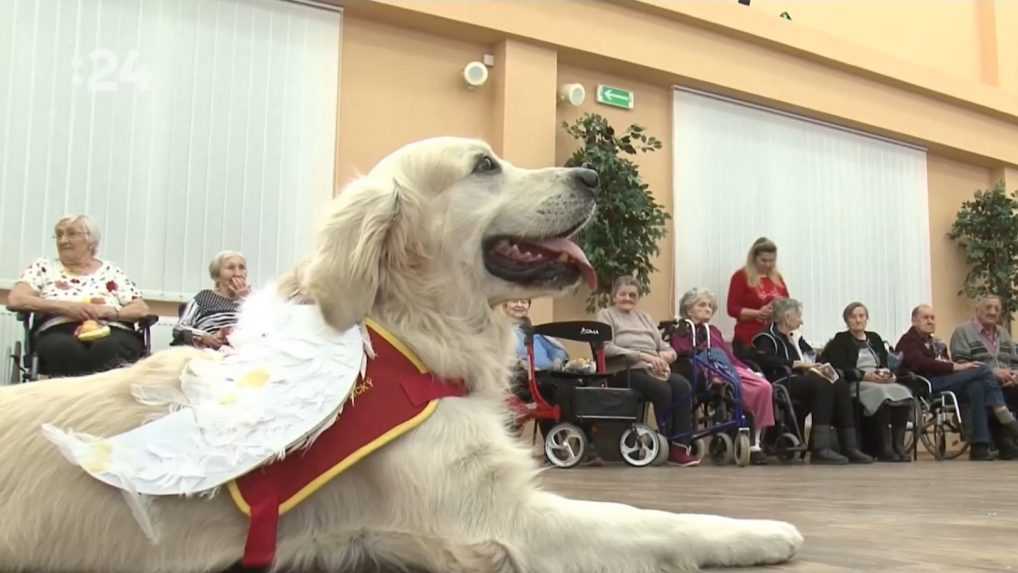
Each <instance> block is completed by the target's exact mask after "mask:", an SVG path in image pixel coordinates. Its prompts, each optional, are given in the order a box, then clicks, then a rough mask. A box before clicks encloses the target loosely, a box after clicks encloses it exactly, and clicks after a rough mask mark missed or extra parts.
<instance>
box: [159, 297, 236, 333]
mask: <svg viewBox="0 0 1018 573" xmlns="http://www.w3.org/2000/svg"><path fill="white" fill-rule="evenodd" d="M239 308H240V300H233V299H229V298H226V297H225V296H223V295H221V294H217V293H216V292H215V291H212V290H209V289H205V290H203V291H200V292H199V293H198V294H196V295H194V298H193V299H191V302H189V303H187V306H186V307H184V312H183V313H182V314H181V315H180V321H179V322H177V325H176V326H174V327H173V340H174V342H175V343H178V344H180V343H182V344H191V337H192V335H193V334H215V333H217V332H219V331H220V330H222V329H224V328H226V327H232V326H234V325H235V324H237V315H238V313H239Z"/></svg>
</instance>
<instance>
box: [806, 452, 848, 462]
mask: <svg viewBox="0 0 1018 573" xmlns="http://www.w3.org/2000/svg"><path fill="white" fill-rule="evenodd" d="M809 463H811V464H822V465H828V466H843V465H845V464H847V463H848V458H846V457H845V456H843V455H841V454H839V453H838V452H836V451H834V450H832V449H831V448H824V449H822V450H813V451H812V452H810V454H809Z"/></svg>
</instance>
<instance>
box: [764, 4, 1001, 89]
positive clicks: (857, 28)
mask: <svg viewBox="0 0 1018 573" xmlns="http://www.w3.org/2000/svg"><path fill="white" fill-rule="evenodd" d="M981 4H986V2H985V1H984V0H891V1H888V0H821V1H819V2H818V1H817V0H753V1H752V3H751V4H750V7H749V9H750V10H754V11H758V12H760V13H761V14H765V15H767V16H773V17H775V18H776V17H778V15H779V14H781V13H782V12H784V11H787V12H788V13H789V14H790V15H791V16H792V21H791V22H789V23H788V24H789V25H792V26H808V27H810V28H813V29H815V30H818V31H820V32H823V33H827V34H830V35H832V36H835V37H837V38H839V39H842V40H845V41H849V42H854V43H863V44H866V45H868V46H869V47H871V48H873V49H874V50H878V51H881V52H885V53H887V54H890V55H892V56H895V57H897V58H901V59H902V60H905V61H909V62H913V63H915V64H916V65H919V66H922V67H925V68H929V69H931V70H936V71H939V72H942V73H944V74H948V75H951V76H955V77H958V78H963V79H966V80H971V81H984V77H983V46H982V41H981V40H982V35H981V29H980V12H981V6H980V5H981Z"/></svg>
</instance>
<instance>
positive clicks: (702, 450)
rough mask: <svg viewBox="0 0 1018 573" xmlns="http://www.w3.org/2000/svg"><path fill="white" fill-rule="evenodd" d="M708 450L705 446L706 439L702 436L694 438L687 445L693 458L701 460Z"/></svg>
mask: <svg viewBox="0 0 1018 573" xmlns="http://www.w3.org/2000/svg"><path fill="white" fill-rule="evenodd" d="M708 452H709V448H708V447H707V440H705V439H703V438H699V439H696V440H694V441H693V443H692V444H690V446H689V453H691V454H692V455H693V457H694V458H696V459H698V460H700V461H701V462H702V461H703V459H704V458H705V457H707V453H708Z"/></svg>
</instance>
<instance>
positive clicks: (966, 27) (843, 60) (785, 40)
mask: <svg viewBox="0 0 1018 573" xmlns="http://www.w3.org/2000/svg"><path fill="white" fill-rule="evenodd" d="M343 3H344V4H345V5H346V13H345V17H344V31H343V46H342V67H341V69H342V72H341V78H340V88H341V95H342V97H341V101H340V104H339V106H340V113H339V127H338V138H337V150H336V153H337V164H336V182H337V187H339V186H341V185H343V184H344V183H346V182H347V181H349V180H350V179H351V178H352V177H354V176H355V175H356V174H357V173H358V172H363V171H366V170H368V169H370V168H371V166H372V165H374V163H375V162H376V161H377V160H378V159H380V158H381V157H383V156H384V155H385V154H387V153H389V152H391V151H392V150H393V149H394V148H396V147H398V146H399V145H402V144H405V143H408V142H411V141H414V140H417V139H421V138H424V137H430V136H437V135H462V136H470V137H479V138H482V139H486V140H488V141H489V142H491V143H492V145H493V146H494V147H495V148H496V149H498V150H499V151H500V152H501V153H502V154H503V155H504V156H505V157H506V158H508V159H509V160H511V161H513V162H514V163H517V164H520V165H524V166H540V165H547V164H550V163H553V162H554V163H561V162H562V161H564V160H565V158H566V157H567V156H568V154H569V152H570V151H571V150H572V149H573V146H574V144H573V142H572V141H570V139H569V138H568V137H567V136H565V135H564V133H563V132H562V130H561V128H560V127H559V124H560V123H561V121H563V120H573V119H575V118H576V117H577V116H578V115H579V114H580V113H582V112H583V111H589V110H595V109H596V110H597V111H598V112H599V113H602V114H604V115H606V116H608V117H609V118H610V119H612V120H613V121H614V122H616V124H617V125H620V126H623V125H625V124H628V123H630V122H636V123H639V124H641V125H644V126H645V127H647V128H648V129H649V130H650V132H651V133H653V134H654V135H656V136H657V137H659V138H660V139H661V140H662V141H663V142H664V143H665V147H664V148H663V149H662V150H660V151H658V152H656V153H653V154H649V155H644V156H640V157H638V158H637V159H636V161H637V162H638V164H639V165H640V166H641V171H642V174H643V176H644V178H645V179H646V181H647V182H648V183H649V184H650V189H651V191H652V192H653V193H654V194H655V196H656V198H657V199H658V201H659V202H660V203H662V204H663V205H665V206H666V207H667V208H668V209H669V210H671V211H673V212H674V209H673V207H674V206H673V205H672V193H671V145H670V139H671V134H670V132H671V92H670V87H671V86H672V85H676V84H681V85H688V86H691V87H696V88H701V89H709V90H713V91H717V92H720V93H724V94H729V95H735V96H739V97H743V98H746V99H750V100H753V101H757V102H761V103H765V104H768V105H772V106H775V107H778V108H782V109H788V110H791V111H796V112H799V113H803V114H805V115H808V116H811V117H817V118H820V119H826V120H830V121H834V122H836V123H841V124H844V125H849V126H853V127H861V128H864V129H867V130H870V131H873V132H875V133H880V134H886V135H891V136H897V137H901V138H903V139H905V140H908V141H913V142H917V143H920V144H925V145H928V146H929V147H930V149H931V155H930V161H929V165H930V167H929V182H930V223H931V241H932V248H933V257H934V261H935V264H934V275H933V291H934V302H935V303H936V304H937V305H938V307H940V308H941V323H942V325H943V324H949V323H951V322H953V321H954V320H955V319H956V318H958V317H961V316H963V315H965V314H966V310H965V305H964V303H963V301H961V300H960V299H958V298H957V297H956V296H955V294H954V293H955V292H956V291H957V289H958V287H959V285H960V282H961V280H962V277H963V276H964V269H963V268H962V267H961V266H960V260H961V259H960V255H959V254H958V253H957V252H956V250H955V249H954V247H953V245H951V244H950V242H949V241H947V240H946V238H944V233H946V230H947V228H948V227H949V226H950V221H952V220H953V215H954V213H955V211H956V209H957V207H958V205H959V204H960V202H961V201H962V200H963V199H964V198H966V197H968V196H970V195H971V192H972V191H973V190H974V189H976V188H980V187H986V186H987V185H988V183H989V178H990V174H991V173H1008V174H1010V175H1008V176H1007V177H1008V183H1009V187H1010V188H1018V175H1016V173H1018V172H1016V171H1015V166H1016V165H1018V96H1016V95H1015V94H1018V42H1014V41H1013V38H1014V31H1015V30H1016V29H1018V2H1015V1H1012V0H899V1H897V2H880V1H878V0H824V1H823V2H813V1H810V0H754V1H753V4H752V6H751V7H750V8H748V9H747V8H745V7H742V6H739V5H737V4H736V3H735V2H734V0H732V1H730V2H729V1H724V2H720V1H709V2H708V1H684V2H675V1H673V0H617V1H613V2H588V1H577V0H547V1H544V2H517V1H501V2H494V1H490V2H489V1H486V2H484V3H481V2H421V1H419V0H347V1H345V2H343ZM919 3H921V4H922V8H923V9H922V11H921V14H920V15H919V16H916V15H915V14H916V12H915V11H914V10H913V8H915V7H916V6H915V5H916V4H919ZM788 7H791V9H789V11H790V12H791V13H792V15H793V18H794V20H793V21H792V22H786V21H784V20H780V19H779V18H777V17H776V14H772V12H780V11H781V10H782V9H788ZM485 53H492V54H496V56H497V58H496V60H497V61H496V65H495V67H494V68H492V70H491V73H492V79H491V80H490V81H489V83H488V84H487V85H485V86H483V87H481V88H479V89H477V90H473V91H471V90H467V89H466V88H465V87H464V86H463V82H462V80H461V77H460V73H461V70H462V68H463V66H464V64H466V62H468V61H471V60H478V59H480V58H481V57H482V55H483V54H485ZM991 57H992V58H991ZM988 58H991V59H992V60H993V62H994V66H995V71H994V70H993V69H991V68H994V66H989V67H988V64H987V62H988V61H989V60H988ZM988 70H989V71H988ZM990 72H993V73H992V74H991V73H990ZM987 74H990V75H994V74H995V76H996V82H993V81H988V80H989V79H992V78H989V77H988V76H987ZM568 81H580V82H581V83H583V84H584V85H585V86H586V87H587V88H588V90H589V91H592V90H593V89H594V87H595V86H596V85H597V84H598V83H609V84H613V85H618V86H621V87H627V88H630V89H633V90H635V92H636V102H637V107H636V109H635V110H634V111H631V112H626V111H621V110H614V109H611V108H606V107H604V106H599V105H597V104H595V103H593V102H592V101H591V100H592V99H593V94H591V95H590V96H589V99H588V102H587V103H586V104H585V105H584V106H583V107H582V108H581V109H575V108H569V107H565V106H561V105H558V106H556V104H555V101H554V98H553V89H554V86H556V85H558V84H561V83H564V82H568ZM661 248H662V255H661V256H660V257H659V259H658V261H657V266H658V268H659V269H660V271H659V272H658V273H657V274H656V275H655V277H654V281H653V284H652V293H651V295H650V296H649V297H648V298H647V299H646V300H645V305H646V309H647V310H648V311H650V312H651V313H652V314H654V315H655V316H660V317H664V316H670V315H671V314H672V313H673V308H672V307H673V299H674V293H673V292H672V289H673V284H672V283H673V261H672V241H671V238H670V237H669V238H667V239H665V240H663V241H662V244H661ZM4 295H5V293H3V292H0V299H2V298H4ZM582 299H583V295H582V294H580V295H577V296H576V297H574V298H573V299H570V300H564V301H559V302H556V303H554V305H552V303H549V302H547V301H540V302H538V304H537V306H536V307H535V313H536V314H537V315H538V318H539V319H541V320H543V319H550V318H556V319H564V318H574V317H578V316H582V314H583V303H582ZM160 310H161V311H162V312H164V313H166V314H173V313H175V308H174V306H173V305H171V304H167V305H164V306H163V307H160Z"/></svg>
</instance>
